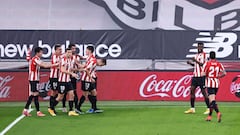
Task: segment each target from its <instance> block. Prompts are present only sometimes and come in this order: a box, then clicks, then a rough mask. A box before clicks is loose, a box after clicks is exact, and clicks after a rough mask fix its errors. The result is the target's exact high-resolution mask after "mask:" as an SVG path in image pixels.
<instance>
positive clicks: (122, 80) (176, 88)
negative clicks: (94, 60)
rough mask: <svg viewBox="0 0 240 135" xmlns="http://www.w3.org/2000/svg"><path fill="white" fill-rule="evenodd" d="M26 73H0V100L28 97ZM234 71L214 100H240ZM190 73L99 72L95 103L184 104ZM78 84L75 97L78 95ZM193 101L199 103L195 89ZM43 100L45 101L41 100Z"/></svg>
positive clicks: (43, 84) (239, 85)
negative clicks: (141, 102) (122, 101)
mask: <svg viewBox="0 0 240 135" xmlns="http://www.w3.org/2000/svg"><path fill="white" fill-rule="evenodd" d="M27 75H28V73H27V72H1V74H0V101H25V100H26V99H27V95H28V80H27ZM237 75H238V73H237V72H228V73H227V76H225V77H224V78H221V79H220V81H221V84H220V88H219V92H218V94H217V100H218V101H240V99H239V98H237V97H236V96H235V95H234V93H235V91H237V90H238V89H240V78H239V79H236V80H235V81H233V82H232V80H233V78H234V77H236V76H237ZM191 77H192V73H191V72H181V71H100V72H98V85H97V86H98V87H97V91H98V100H126V101H127V100H149V101H163V100H164V101H188V100H189V97H190V91H189V89H190V84H191ZM47 81H48V72H43V73H42V74H41V81H40V89H41V90H43V89H45V90H47V89H48V88H47V85H48V83H47ZM80 88H81V87H80V83H78V94H79V95H81V91H80ZM195 95H196V99H197V100H198V101H202V100H203V97H202V94H201V92H200V90H199V89H197V90H196V94H195ZM45 99H48V98H47V97H45Z"/></svg>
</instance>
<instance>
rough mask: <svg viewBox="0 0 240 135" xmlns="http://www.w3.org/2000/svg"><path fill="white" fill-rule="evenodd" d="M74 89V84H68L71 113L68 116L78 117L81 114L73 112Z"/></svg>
mask: <svg viewBox="0 0 240 135" xmlns="http://www.w3.org/2000/svg"><path fill="white" fill-rule="evenodd" d="M73 91H74V90H73V87H72V84H71V83H69V84H68V96H69V98H68V103H69V112H68V116H78V115H79V114H78V113H76V112H75V111H74V110H73V103H74V92H73Z"/></svg>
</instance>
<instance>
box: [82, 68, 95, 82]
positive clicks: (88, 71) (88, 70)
mask: <svg viewBox="0 0 240 135" xmlns="http://www.w3.org/2000/svg"><path fill="white" fill-rule="evenodd" d="M84 71H85V72H86V73H87V76H89V78H90V79H91V81H92V82H95V80H94V79H93V78H92V76H91V74H90V69H84Z"/></svg>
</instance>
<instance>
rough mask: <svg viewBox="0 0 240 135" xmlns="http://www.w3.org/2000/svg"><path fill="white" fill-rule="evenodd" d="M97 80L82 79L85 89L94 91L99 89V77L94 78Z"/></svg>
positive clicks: (83, 88)
mask: <svg viewBox="0 0 240 135" xmlns="http://www.w3.org/2000/svg"><path fill="white" fill-rule="evenodd" d="M94 80H95V82H87V81H82V90H83V91H92V90H95V89H97V78H94Z"/></svg>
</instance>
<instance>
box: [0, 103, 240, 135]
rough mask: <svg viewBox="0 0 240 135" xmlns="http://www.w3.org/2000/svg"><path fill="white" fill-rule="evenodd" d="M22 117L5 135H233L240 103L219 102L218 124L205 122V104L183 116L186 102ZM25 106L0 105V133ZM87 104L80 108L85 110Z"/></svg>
mask: <svg viewBox="0 0 240 135" xmlns="http://www.w3.org/2000/svg"><path fill="white" fill-rule="evenodd" d="M40 104H41V110H42V111H43V112H44V113H46V114H47V116H46V117H41V118H40V117H37V116H36V111H33V112H31V114H32V115H33V116H32V117H24V118H23V119H22V120H21V121H19V122H18V123H17V124H16V125H14V127H13V128H11V129H10V130H9V131H8V132H7V133H6V134H7V135H33V134H34V135H55V134H59V135H77V134H79V135H236V134H238V130H239V125H240V103H237V102H235V103H230V102H228V103H224V102H221V103H219V108H220V111H221V112H222V114H223V117H222V122H221V123H217V120H216V114H215V113H214V115H213V120H212V121H211V122H206V121H205V120H204V119H205V117H206V115H204V114H203V112H204V111H205V107H204V104H203V103H201V102H197V103H196V111H197V112H196V114H184V113H183V112H184V111H185V110H186V109H188V108H189V103H188V102H160V101H159V102H156V101H154V102H147V101H135V102H120V101H115V102H110V101H105V102H103V101H102V102H99V103H98V104H99V107H100V108H101V109H104V110H105V111H104V113H101V114H84V115H80V116H72V117H69V116H67V113H62V112H61V111H60V110H58V114H57V116H56V117H51V116H50V115H49V114H48V113H47V103H43V102H41V103H40ZM23 105H24V103H0V131H2V130H3V129H4V128H5V127H7V126H8V125H9V124H10V123H11V122H12V121H14V120H15V119H16V118H17V117H19V116H20V115H21V111H22V108H23ZM88 108H89V104H88V103H86V104H85V106H84V107H83V109H84V110H85V111H86V110H87V109H88Z"/></svg>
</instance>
